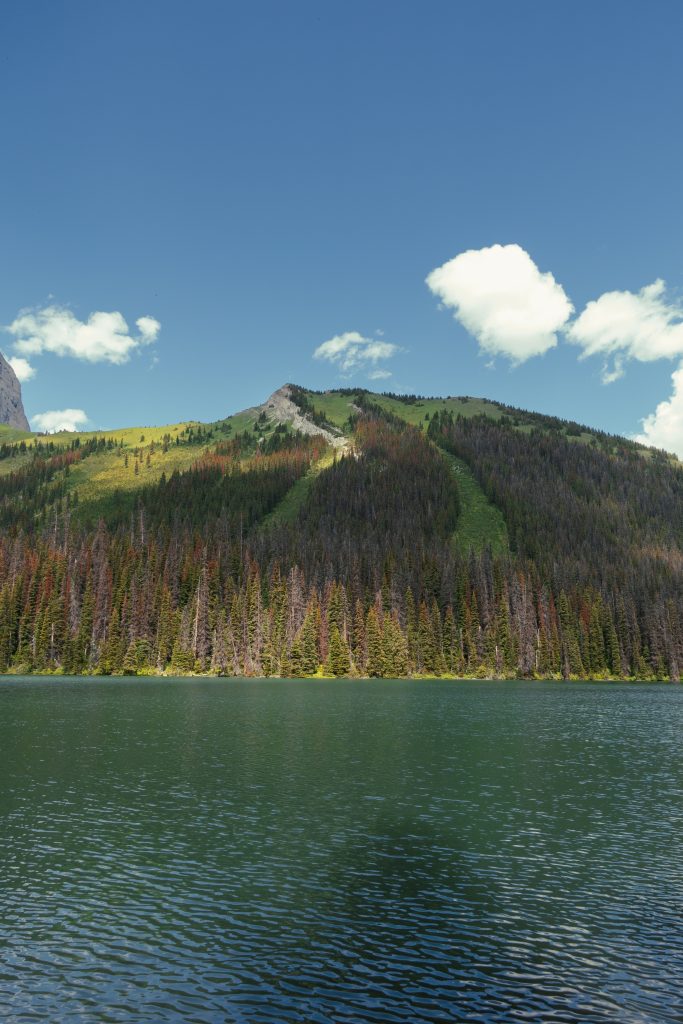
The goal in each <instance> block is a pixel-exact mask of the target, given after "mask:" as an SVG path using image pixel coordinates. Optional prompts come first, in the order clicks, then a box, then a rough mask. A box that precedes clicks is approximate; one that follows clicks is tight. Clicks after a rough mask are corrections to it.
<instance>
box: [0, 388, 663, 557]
mask: <svg viewBox="0 0 683 1024" xmlns="http://www.w3.org/2000/svg"><path fill="white" fill-rule="evenodd" d="M296 390H297V391H298V392H299V393H300V401H302V402H303V403H305V405H306V407H307V409H308V410H309V411H310V412H306V411H305V413H304V414H305V415H306V418H308V417H309V415H312V417H313V419H315V420H316V421H319V422H320V423H326V424H327V425H329V426H331V427H333V428H337V429H338V430H341V431H343V432H344V434H345V435H346V436H347V437H350V436H352V433H353V420H354V418H355V417H357V415H358V412H359V403H361V405H364V406H366V405H368V404H370V406H372V407H374V408H376V409H379V410H382V411H383V412H384V413H386V414H388V415H390V416H395V417H397V418H398V419H400V420H403V421H405V422H406V423H409V424H411V425H412V426H415V427H417V428H419V429H421V430H428V428H429V424H430V422H431V420H432V419H433V418H434V416H435V415H436V416H439V415H441V414H443V413H447V414H449V415H452V416H453V417H454V418H457V417H463V418H465V419H471V418H476V417H486V418H487V419H488V420H491V421H493V422H498V423H500V422H504V423H506V424H508V425H509V426H510V427H511V428H512V429H513V430H514V431H518V432H520V433H525V434H528V433H530V432H531V431H540V432H542V433H545V434H551V435H553V436H556V437H563V438H566V439H568V440H570V441H572V442H578V443H582V444H589V445H592V446H599V447H601V448H603V449H605V450H614V449H615V448H616V447H619V448H622V449H623V447H624V446H627V447H628V448H630V449H632V450H636V451H639V452H641V453H642V454H643V455H646V456H647V455H648V454H649V450H648V449H644V448H641V447H640V446H638V445H635V444H633V442H627V441H624V440H623V439H615V438H612V437H609V436H608V435H605V434H602V433H600V432H598V431H592V430H590V429H589V428H585V427H581V426H579V425H577V424H573V423H567V422H563V421H560V420H556V419H554V418H552V417H547V416H542V415H539V414H535V413H529V412H526V411H522V410H513V409H509V408H507V407H505V406H502V405H500V404H498V403H496V402H492V401H488V400H486V399H481V398H470V397H466V396H461V397H447V398H422V397H415V396H407V397H406V396H396V395H388V394H375V393H371V392H367V391H364V390H363V389H358V390H356V389H341V390H337V391H327V392H322V393H321V392H312V391H307V390H305V389H296ZM274 429H275V424H274V423H273V421H272V419H271V415H270V411H269V406H268V402H267V401H266V402H264V404H263V405H261V406H256V407H254V408H251V409H247V410H244V411H242V412H238V413H235V414H233V415H231V416H227V417H225V418H224V419H222V420H218V421H216V422H214V423H209V424H200V423H198V422H184V423H177V424H170V425H166V426H160V427H150V426H145V427H127V428H122V429H116V430H108V431H90V432H82V433H67V432H62V433H59V434H56V435H50V436H45V435H33V434H27V433H25V432H23V431H18V430H15V429H13V428H10V427H5V426H2V427H0V479H1V478H2V477H3V476H6V475H8V474H11V473H15V472H16V471H17V470H20V469H26V468H28V467H30V465H31V464H32V462H33V460H34V459H35V458H37V457H49V455H50V454H52V453H55V452H64V451H68V450H69V449H71V448H72V447H73V446H78V450H80V452H82V453H83V452H85V450H86V448H87V445H88V442H91V443H99V445H100V446H102V447H100V448H98V450H96V451H94V452H90V453H89V454H88V455H87V457H84V458H81V459H79V461H78V462H77V463H76V464H73V465H71V466H70V468H69V470H68V478H67V479H65V482H64V490H65V492H66V494H68V495H69V496H70V498H71V499H72V503H73V504H75V505H76V506H77V508H76V509H74V511H75V514H76V515H77V517H78V518H79V519H81V520H83V521H86V522H88V521H89V522H92V521H95V520H96V519H97V518H99V517H100V516H103V517H104V518H105V519H106V518H107V517H108V516H109V515H110V514H112V513H113V512H117V513H119V512H120V511H121V510H123V509H125V508H132V507H133V506H134V505H135V501H136V495H137V494H138V493H139V492H140V490H141V489H142V488H145V487H149V486H150V485H153V484H156V483H158V481H159V480H160V479H161V478H162V475H165V476H166V477H169V476H170V475H171V474H172V473H174V472H176V471H177V472H180V473H183V472H186V471H187V470H189V469H190V468H191V467H192V466H193V465H194V464H195V463H196V462H197V460H198V459H199V458H201V457H202V456H203V455H205V454H207V453H209V452H211V451H212V450H213V448H214V447H215V445H216V444H217V443H220V442H221V441H225V440H227V439H231V438H235V437H237V436H238V435H248V437H249V439H250V442H251V444H250V445H247V446H246V448H247V453H248V454H249V453H250V452H251V453H253V451H255V450H256V448H257V446H258V444H259V443H260V439H265V440H267V439H268V437H272V435H273V431H274ZM261 443H262V442H261ZM45 446H47V449H48V450H43V449H44V448H45ZM331 459H332V456H331V455H330V454H329V453H327V454H326V455H325V456H323V457H322V459H321V460H320V462H319V464H318V465H316V466H315V467H312V468H311V470H310V471H309V473H308V474H307V475H306V476H305V477H304V478H303V479H301V480H298V481H297V482H296V484H295V485H294V486H293V489H292V493H291V494H290V495H288V496H287V497H286V498H285V499H283V501H282V504H281V507H280V508H279V509H278V510H276V512H274V513H272V514H271V515H270V517H269V522H276V521H278V520H279V519H282V520H283V521H291V520H292V519H293V518H294V517H295V516H296V514H297V513H298V512H299V510H300V509H301V507H302V505H303V504H304V503H305V501H306V498H307V495H308V493H309V490H310V486H311V484H312V482H313V480H314V479H315V477H316V476H317V474H318V473H320V472H323V471H325V469H327V467H328V466H329V464H330V463H331ZM447 461H448V464H449V467H450V468H451V470H452V472H454V473H455V475H456V478H457V480H458V483H459V486H460V491H461V500H462V509H461V517H460V521H459V524H458V528H457V530H456V533H455V537H454V540H455V543H456V545H457V546H458V548H459V549H460V550H467V549H468V548H469V547H474V548H475V549H478V550H481V549H482V548H483V547H486V546H487V545H490V546H491V547H492V549H493V550H494V552H503V551H505V550H507V546H508V542H507V530H506V525H505V521H504V519H503V517H502V514H501V512H500V510H499V509H498V508H497V507H496V506H495V505H494V504H492V502H491V501H490V499H489V498H488V497H487V496H486V494H485V492H484V490H483V489H482V487H481V486H480V484H479V482H478V480H477V478H476V475H475V474H473V473H472V471H471V468H470V467H469V466H468V465H467V463H466V462H465V461H464V460H463V459H462V458H458V457H456V456H455V455H453V454H452V453H451V454H450V455H449V456H447Z"/></svg>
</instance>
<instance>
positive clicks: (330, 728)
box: [0, 679, 683, 1024]
mask: <svg viewBox="0 0 683 1024" xmlns="http://www.w3.org/2000/svg"><path fill="white" fill-rule="evenodd" d="M682 740H683V689H682V688H679V687H675V686H669V687H666V686H655V685H646V686H629V685H616V684H609V685H599V684H541V683H488V682H481V683H460V682H445V681H444V682H439V681H434V682H419V681H415V682H410V681H401V682H394V681H371V682H350V681H342V680H339V681H302V682H281V681H201V680H190V681H169V680H162V681H153V680H131V681H95V680H60V681H51V680H15V679H12V680H2V681H0V815H1V819H2V830H1V832H0V841H1V844H2V845H1V853H0V883H1V886H2V891H1V895H0V1017H1V1018H2V1019H3V1020H5V1021H11V1022H33V1021H50V1022H51V1024H57V1022H77V1021H84V1022H86V1021H87V1022H97V1024H107V1022H112V1021H116V1022H125V1024H130V1022H134V1024H137V1022H139V1024H156V1022H173V1024H189V1022H197V1024H199V1022H223V1021H237V1022H242V1021H244V1022H255V1021H259V1022H264V1024H275V1022H280V1021H292V1022H293V1021H297V1022H313V1024H323V1022H334V1024H337V1022H351V1021H354V1022H363V1024H365V1022H377V1024H392V1022H395V1021H401V1022H410V1024H419V1022H424V1021H478V1022H494V1021H495V1022H504V1021H505V1022H508V1021H517V1020H519V1021H533V1022H538V1021H544V1022H546V1021H558V1022H573V1021H576V1022H581V1024H586V1022H592V1021H618V1022H620V1024H625V1022H636V1021H637V1022H644V1021H667V1022H674V1021H681V1020H682V1019H683V766H682V759H681V749H682Z"/></svg>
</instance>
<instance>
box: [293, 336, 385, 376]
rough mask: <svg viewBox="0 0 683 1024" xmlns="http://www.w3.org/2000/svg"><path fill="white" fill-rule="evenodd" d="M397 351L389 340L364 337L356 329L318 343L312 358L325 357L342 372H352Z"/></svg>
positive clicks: (372, 364) (373, 363)
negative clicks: (320, 343)
mask: <svg viewBox="0 0 683 1024" xmlns="http://www.w3.org/2000/svg"><path fill="white" fill-rule="evenodd" d="M397 352H400V349H399V347H398V345H394V344H392V343H391V342H389V341H381V340H379V339H377V338H364V337H363V335H362V334H359V333H358V331H346V332H345V333H344V334H335V336H334V338H330V339H329V340H328V341H324V342H323V343H322V345H318V347H317V349H316V350H315V352H314V353H313V358H314V359H327V360H328V362H330V363H336V364H337V366H338V367H339V369H340V370H341V371H342V372H343V373H353V372H354V371H355V370H358V369H362V368H363V367H366V366H367V365H368V364H370V365H371V366H376V365H377V363H378V362H379V361H380V360H381V359H390V358H391V357H392V356H394V355H396V353H397Z"/></svg>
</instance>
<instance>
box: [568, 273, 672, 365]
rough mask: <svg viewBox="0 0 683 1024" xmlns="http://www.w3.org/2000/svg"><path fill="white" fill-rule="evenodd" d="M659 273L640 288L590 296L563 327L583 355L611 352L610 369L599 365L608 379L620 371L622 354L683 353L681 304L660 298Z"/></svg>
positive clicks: (637, 356) (645, 358)
mask: <svg viewBox="0 0 683 1024" xmlns="http://www.w3.org/2000/svg"><path fill="white" fill-rule="evenodd" d="M665 291H666V284H665V283H664V281H662V280H661V279H659V280H657V281H655V282H654V283H653V284H649V285H647V286H646V287H645V288H641V290H640V291H639V292H605V294H604V295H601V296H600V298H598V299H595V301H594V302H589V303H588V305H587V306H586V308H585V309H584V311H583V312H582V314H581V316H580V317H578V319H577V320H575V321H574V323H573V324H571V326H570V327H569V328H568V329H567V332H566V333H567V337H568V338H569V340H570V341H572V342H574V343H575V344H576V345H580V346H581V348H582V349H583V352H582V353H581V357H582V358H585V357H586V356H592V355H603V356H607V357H609V356H614V369H613V370H609V369H608V367H607V366H605V367H604V368H603V375H602V379H603V382H604V383H606V384H609V383H611V381H613V380H616V379H617V378H618V377H620V376H621V375H622V373H623V361H624V359H638V360H640V362H651V361H652V360H654V359H672V358H674V357H675V356H680V355H683V307H681V306H680V305H678V304H676V303H675V302H667V301H666V300H665V298H664V294H665Z"/></svg>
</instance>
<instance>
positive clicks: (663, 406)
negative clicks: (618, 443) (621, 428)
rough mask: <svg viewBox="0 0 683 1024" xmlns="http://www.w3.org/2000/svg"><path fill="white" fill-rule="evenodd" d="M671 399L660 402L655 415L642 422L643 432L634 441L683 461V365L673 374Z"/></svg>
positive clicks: (652, 414)
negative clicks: (673, 453)
mask: <svg viewBox="0 0 683 1024" xmlns="http://www.w3.org/2000/svg"><path fill="white" fill-rule="evenodd" d="M671 380H672V381H673V391H672V393H671V398H668V399H667V400H666V401H665V402H660V403H659V405H658V406H657V408H656V409H655V411H654V412H653V413H650V415H649V416H646V417H645V419H644V420H643V421H642V423H643V431H642V433H641V434H636V436H635V437H634V441H640V443H641V444H648V445H652V446H653V447H654V448H664V449H665V451H669V452H675V453H676V455H678V457H679V458H681V459H683V363H681V365H680V366H679V367H678V369H677V370H674V372H673V373H672V374H671Z"/></svg>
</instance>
